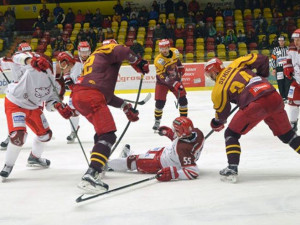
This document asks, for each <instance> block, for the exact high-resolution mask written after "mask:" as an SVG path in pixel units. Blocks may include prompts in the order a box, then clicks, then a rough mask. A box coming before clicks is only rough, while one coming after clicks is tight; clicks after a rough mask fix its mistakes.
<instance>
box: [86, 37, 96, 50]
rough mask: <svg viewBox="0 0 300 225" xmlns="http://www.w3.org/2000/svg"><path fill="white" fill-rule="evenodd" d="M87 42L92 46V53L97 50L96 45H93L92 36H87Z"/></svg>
mask: <svg viewBox="0 0 300 225" xmlns="http://www.w3.org/2000/svg"><path fill="white" fill-rule="evenodd" d="M86 41H87V42H88V43H89V45H90V46H91V50H92V52H93V51H94V50H95V47H96V46H95V45H94V43H93V40H92V39H91V38H90V36H87V37H86Z"/></svg>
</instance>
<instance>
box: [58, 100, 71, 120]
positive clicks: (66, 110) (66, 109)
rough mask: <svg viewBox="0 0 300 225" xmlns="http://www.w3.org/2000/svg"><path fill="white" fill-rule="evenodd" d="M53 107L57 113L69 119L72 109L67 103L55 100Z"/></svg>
mask: <svg viewBox="0 0 300 225" xmlns="http://www.w3.org/2000/svg"><path fill="white" fill-rule="evenodd" d="M54 108H56V109H57V111H58V112H59V114H60V115H61V116H62V117H63V118H65V119H69V118H70V117H71V116H73V111H74V110H73V109H71V108H70V106H68V105H67V104H62V103H60V102H57V103H55V105H54Z"/></svg>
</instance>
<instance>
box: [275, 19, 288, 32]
mask: <svg viewBox="0 0 300 225" xmlns="http://www.w3.org/2000/svg"><path fill="white" fill-rule="evenodd" d="M287 27H288V26H287V23H286V20H281V21H280V24H279V25H278V26H277V30H278V31H277V32H278V34H281V33H288V30H287Z"/></svg>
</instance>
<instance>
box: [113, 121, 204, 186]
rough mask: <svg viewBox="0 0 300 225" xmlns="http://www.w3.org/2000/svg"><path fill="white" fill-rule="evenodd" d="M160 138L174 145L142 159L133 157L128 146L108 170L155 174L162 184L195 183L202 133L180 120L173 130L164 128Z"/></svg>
mask: <svg viewBox="0 0 300 225" xmlns="http://www.w3.org/2000/svg"><path fill="white" fill-rule="evenodd" d="M158 134H159V135H161V136H167V137H168V138H170V139H171V140H172V144H171V145H169V146H166V147H157V148H153V149H150V150H148V151H147V152H146V153H145V154H139V155H130V146H129V145H125V147H124V149H123V151H122V153H121V156H120V158H117V159H112V160H109V161H108V167H109V168H111V169H113V170H114V171H124V172H125V171H127V170H137V171H139V172H142V173H156V174H157V175H158V176H157V179H158V180H159V181H170V180H172V179H181V180H187V179H189V180H192V179H196V178H197V177H198V175H199V169H198V167H197V165H196V161H197V160H198V158H199V156H200V153H201V151H202V148H203V144H204V136H203V133H202V131H200V130H199V129H198V128H194V125H193V122H192V121H191V120H190V119H189V118H187V117H178V118H176V119H175V120H174V121H173V129H171V128H169V127H167V126H162V127H160V128H159V129H158Z"/></svg>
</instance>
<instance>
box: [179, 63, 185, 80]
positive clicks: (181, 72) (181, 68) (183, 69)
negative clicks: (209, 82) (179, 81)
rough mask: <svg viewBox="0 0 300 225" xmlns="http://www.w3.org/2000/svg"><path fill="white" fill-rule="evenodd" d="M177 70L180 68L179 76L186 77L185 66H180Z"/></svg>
mask: <svg viewBox="0 0 300 225" xmlns="http://www.w3.org/2000/svg"><path fill="white" fill-rule="evenodd" d="M177 68H178V74H179V76H180V77H182V76H183V75H184V73H185V68H184V66H178V67H177Z"/></svg>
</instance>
